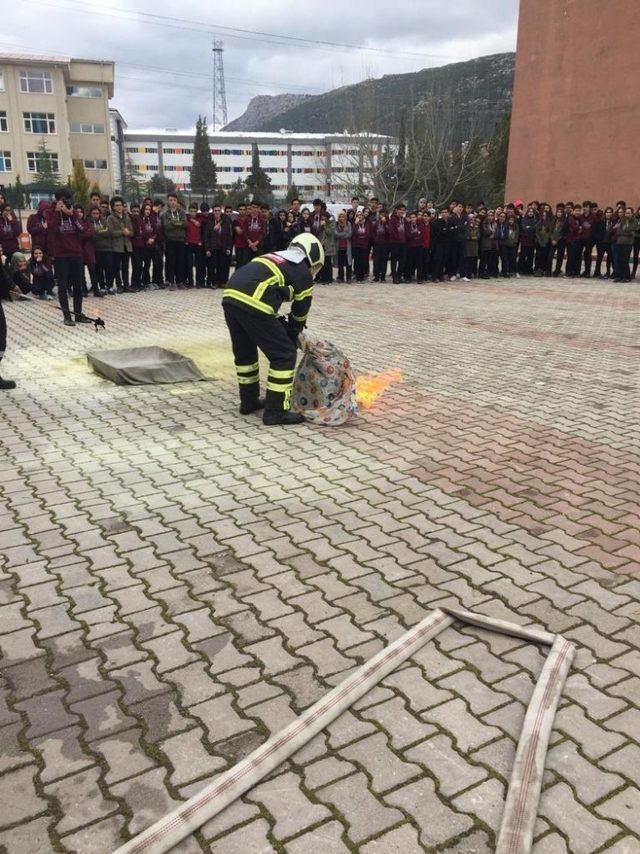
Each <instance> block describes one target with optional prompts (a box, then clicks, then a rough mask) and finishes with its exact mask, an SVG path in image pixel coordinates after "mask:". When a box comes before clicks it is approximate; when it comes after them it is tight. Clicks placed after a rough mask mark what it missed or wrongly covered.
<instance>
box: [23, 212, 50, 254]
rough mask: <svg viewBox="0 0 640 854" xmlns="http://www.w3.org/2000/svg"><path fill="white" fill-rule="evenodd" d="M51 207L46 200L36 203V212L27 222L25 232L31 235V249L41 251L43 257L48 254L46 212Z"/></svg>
mask: <svg viewBox="0 0 640 854" xmlns="http://www.w3.org/2000/svg"><path fill="white" fill-rule="evenodd" d="M50 207H51V202H48V201H47V200H46V199H42V201H40V202H38V210H37V211H36V212H35V213H32V214H31V216H30V217H29V219H28V220H27V231H28V232H29V234H30V235H31V249H32V250H33V249H42V251H43V252H44V254H45V255H47V254H49V253H48V249H49V246H48V240H47V236H48V231H47V211H48V210H49V208H50Z"/></svg>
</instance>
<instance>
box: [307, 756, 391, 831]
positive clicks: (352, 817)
mask: <svg viewBox="0 0 640 854" xmlns="http://www.w3.org/2000/svg"><path fill="white" fill-rule="evenodd" d="M401 791H405V789H404V788H403V789H402V790H401ZM316 797H318V798H319V799H320V800H321V801H323V802H324V803H327V804H332V805H333V806H334V807H335V808H336V809H337V810H338V811H339V812H340V813H341V814H342V815H343V816H344V818H345V821H346V822H347V824H348V826H349V831H348V833H349V838H350V839H352V840H353V841H354V842H356V843H357V842H361V841H362V840H364V839H367V838H368V837H369V836H373V835H374V834H375V835H378V834H379V833H380V832H381V831H383V830H386V829H387V828H388V827H391V826H392V825H394V824H396V823H397V822H399V821H401V819H402V813H401V812H399V811H398V810H397V809H391V808H389V807H385V806H383V804H381V802H380V801H379V800H378V799H377V798H375V797H374V795H372V794H371V792H370V791H369V789H368V788H367V778H366V777H365V775H364V774H362V773H361V772H358V773H357V774H352V775H351V776H350V777H345V778H344V779H342V780H338V781H337V782H336V783H330V784H329V785H328V786H324V787H323V788H321V789H318V790H317V791H316Z"/></svg>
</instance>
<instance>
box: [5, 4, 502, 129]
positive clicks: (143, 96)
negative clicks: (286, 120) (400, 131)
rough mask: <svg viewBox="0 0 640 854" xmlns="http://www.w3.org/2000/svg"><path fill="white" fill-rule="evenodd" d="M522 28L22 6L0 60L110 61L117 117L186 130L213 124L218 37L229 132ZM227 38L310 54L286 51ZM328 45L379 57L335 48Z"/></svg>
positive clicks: (229, 7) (342, 9)
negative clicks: (279, 99) (264, 100)
mask: <svg viewBox="0 0 640 854" xmlns="http://www.w3.org/2000/svg"><path fill="white" fill-rule="evenodd" d="M135 13H150V14H152V15H155V16H158V17H156V18H143V17H140V18H136V14H135ZM184 19H188V20H189V21H192V22H195V23H188V22H187V23H185V21H184ZM516 25H517V3H516V2H515V0H483V3H482V4H479V3H477V0H455V2H454V3H446V4H445V3H442V2H441V0H403V1H402V3H393V2H389V0H367V2H366V3H365V2H360V3H344V2H343V0H325V3H323V4H318V5H314V4H302V5H300V4H292V3H289V2H278V0H236V2H224V0H214V2H213V3H209V2H207V3H205V2H202V0H182V2H180V3H176V2H175V0H155V2H153V3H151V2H149V0H144V2H139V0H129V2H127V3H125V2H124V0H38V2H33V0H22V2H20V3H16V4H14V5H13V8H12V11H11V15H10V16H7V17H6V18H5V20H4V22H3V33H2V35H0V51H12V52H16V51H20V52H22V51H24V52H34V53H36V52H42V53H55V54H63V55H73V56H86V57H95V58H97V59H113V60H114V61H115V62H116V91H115V97H114V99H113V101H112V106H115V107H117V108H118V109H119V110H120V111H121V112H122V114H123V115H124V117H125V119H126V121H127V122H128V123H129V126H130V127H133V128H142V127H151V126H153V127H178V128H187V127H190V126H192V125H193V124H194V122H195V119H196V117H197V115H198V114H199V113H202V114H205V115H209V116H210V115H211V63H212V56H211V42H212V39H213V38H214V36H215V37H217V38H220V39H222V40H223V42H224V49H225V53H224V62H225V72H226V81H227V104H228V112H229V119H230V120H231V119H232V118H235V117H236V116H238V115H240V113H242V112H243V110H244V109H245V107H246V105H247V103H248V101H249V100H250V99H251V98H252V97H253V96H254V95H259V94H277V93H280V92H302V91H306V92H309V93H312V94H317V93H320V92H324V91H326V90H328V89H332V88H334V87H336V86H341V85H346V84H349V83H355V82H357V81H359V80H363V79H365V78H367V77H380V76H382V75H384V74H397V73H400V72H406V71H417V70H418V69H420V68H425V67H428V66H433V65H443V64H446V63H447V62H455V61H461V60H464V59H470V58H472V57H474V56H481V55H485V54H490V53H499V52H502V51H507V50H514V49H515V40H516ZM223 27H238V28H243V29H247V30H259V31H262V32H263V33H272V34H276V33H281V34H286V35H288V36H292V37H297V38H300V39H309V40H311V41H312V42H313V43H311V44H307V43H302V42H301V43H296V42H287V43H283V42H282V40H280V39H278V38H274V37H271V36H262V37H254V36H251V35H249V34H247V33H244V34H243V33H239V32H229V31H225V30H224V29H223ZM25 34H28V35H25ZM323 41H329V42H340V43H349V44H353V45H364V46H366V47H368V48H374V49H375V50H371V51H365V50H357V49H354V48H331V47H328V46H324V45H322V44H319V42H323ZM278 42H280V43H278ZM416 54H417V55H416ZM156 69H159V70H156Z"/></svg>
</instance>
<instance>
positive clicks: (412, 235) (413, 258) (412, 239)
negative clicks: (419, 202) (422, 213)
mask: <svg viewBox="0 0 640 854" xmlns="http://www.w3.org/2000/svg"><path fill="white" fill-rule="evenodd" d="M414 276H415V278H416V281H417V282H422V222H421V221H420V220H418V214H417V213H416V212H415V211H414V212H412V213H410V214H409V217H408V222H407V256H406V264H405V268H404V280H405V282H412V281H413V277H414Z"/></svg>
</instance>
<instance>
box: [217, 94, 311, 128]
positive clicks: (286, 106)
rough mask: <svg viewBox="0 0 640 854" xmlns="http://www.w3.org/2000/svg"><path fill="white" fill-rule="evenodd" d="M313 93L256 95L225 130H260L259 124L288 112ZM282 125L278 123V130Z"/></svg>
mask: <svg viewBox="0 0 640 854" xmlns="http://www.w3.org/2000/svg"><path fill="white" fill-rule="evenodd" d="M312 97H313V96H312V95H291V94H286V95H256V97H255V98H252V99H251V100H250V101H249V105H248V106H247V109H246V110H245V111H244V113H243V114H242V115H241V116H238V118H237V119H234V120H233V121H232V122H229V124H228V125H225V126H224V127H223V130H236V131H252V130H258V129H259V126H260V125H262V124H264V123H265V122H268V121H270V120H271V119H274V118H275V117H276V116H279V115H280V114H281V113H285V112H288V111H289V110H291V109H293V108H294V107H297V106H299V105H300V104H302V102H303V101H307V100H308V99H309V98H312ZM281 127H282V125H278V128H277V129H278V130H280V128H281Z"/></svg>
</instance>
